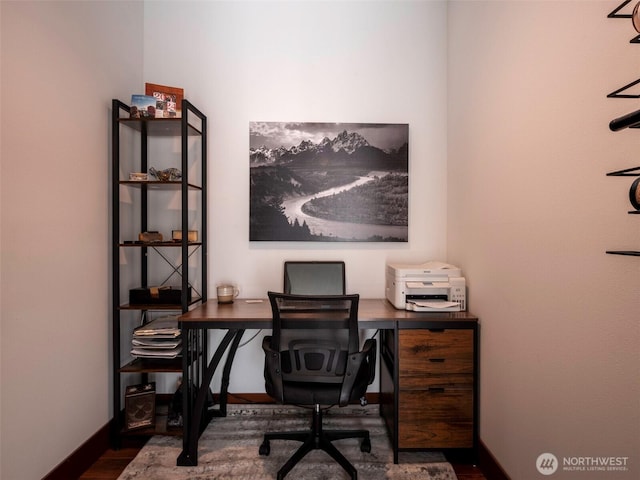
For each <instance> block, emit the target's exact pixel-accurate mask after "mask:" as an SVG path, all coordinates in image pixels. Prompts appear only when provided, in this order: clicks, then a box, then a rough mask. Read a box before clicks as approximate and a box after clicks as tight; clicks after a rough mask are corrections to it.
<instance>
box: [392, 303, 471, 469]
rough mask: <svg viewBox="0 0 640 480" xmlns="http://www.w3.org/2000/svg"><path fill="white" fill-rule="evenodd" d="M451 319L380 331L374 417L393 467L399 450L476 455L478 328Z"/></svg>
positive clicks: (469, 319) (469, 318) (468, 318)
mask: <svg viewBox="0 0 640 480" xmlns="http://www.w3.org/2000/svg"><path fill="white" fill-rule="evenodd" d="M453 320H454V321H453V322H449V323H447V322H428V321H425V322H423V323H422V324H420V326H408V327H402V326H401V327H400V328H396V329H394V330H383V332H382V337H381V358H380V414H381V415H382V417H383V418H384V419H385V422H386V424H387V428H388V429H389V432H390V434H391V438H392V441H393V447H394V462H396V463H397V462H398V452H399V451H403V450H404V451H411V450H437V451H443V452H445V453H446V452H451V453H453V452H458V453H460V454H462V455H465V456H466V455H471V456H472V457H469V458H475V455H476V454H477V451H476V450H477V438H478V437H477V435H478V424H477V420H478V419H477V416H478V398H477V381H478V351H477V345H478V324H477V319H476V318H475V317H473V316H471V315H469V316H468V317H467V318H465V319H463V320H462V321H456V320H458V319H453ZM454 323H455V325H453V324H454ZM449 325H451V326H449Z"/></svg>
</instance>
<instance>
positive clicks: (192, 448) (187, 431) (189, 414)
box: [177, 330, 244, 466]
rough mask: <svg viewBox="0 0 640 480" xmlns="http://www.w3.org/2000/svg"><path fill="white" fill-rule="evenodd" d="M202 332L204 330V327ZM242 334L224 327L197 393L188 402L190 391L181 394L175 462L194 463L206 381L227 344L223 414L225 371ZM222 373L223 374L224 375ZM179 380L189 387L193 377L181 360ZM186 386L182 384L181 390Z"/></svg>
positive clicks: (224, 393)
mask: <svg viewBox="0 0 640 480" xmlns="http://www.w3.org/2000/svg"><path fill="white" fill-rule="evenodd" d="M204 332H205V335H206V330H205V331H204ZM243 334H244V330H228V331H227V333H226V334H225V336H224V338H223V339H222V341H221V342H220V345H218V348H217V349H216V352H215V353H214V355H213V357H212V358H211V361H210V362H209V365H208V366H207V369H206V370H205V372H204V375H203V377H202V383H201V384H200V387H199V388H198V393H197V395H196V398H195V402H194V403H193V404H191V403H190V402H191V398H190V395H188V396H186V397H185V398H186V399H187V400H186V403H184V408H183V410H184V412H183V438H182V453H181V454H180V455H179V456H178V460H177V465H178V466H195V465H197V464H198V439H199V438H200V434H201V433H202V430H203V429H204V427H205V426H206V423H203V417H204V413H205V408H206V400H207V394H208V392H209V385H210V384H211V380H212V379H213V374H214V373H215V371H216V369H217V368H218V365H219V364H220V361H221V360H222V356H223V355H224V352H225V351H226V350H227V348H228V347H229V345H230V344H231V348H230V350H229V354H228V355H227V360H226V362H225V367H224V371H223V380H222V387H221V392H220V405H221V410H222V412H223V413H222V414H223V415H224V414H226V406H227V398H226V397H227V388H228V386H229V375H230V373H231V364H232V363H233V358H234V356H235V352H236V349H237V348H238V344H239V343H240V340H241V338H242V335H243ZM185 337H186V339H183V341H184V340H186V345H184V348H185V350H186V351H190V350H189V349H190V348H191V345H190V343H191V341H193V340H192V339H191V332H186V335H185ZM225 377H226V378H225ZM183 382H186V383H184V385H187V386H189V387H191V385H192V383H193V379H192V378H190V368H189V365H188V364H187V362H186V361H185V362H184V363H183ZM187 390H189V389H188V388H185V391H187ZM223 405H224V407H223Z"/></svg>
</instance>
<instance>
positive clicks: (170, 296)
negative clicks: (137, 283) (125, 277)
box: [129, 285, 191, 305]
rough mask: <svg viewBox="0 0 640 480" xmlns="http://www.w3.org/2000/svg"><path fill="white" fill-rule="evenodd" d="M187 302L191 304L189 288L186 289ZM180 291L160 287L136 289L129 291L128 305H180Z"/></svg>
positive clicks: (174, 288)
mask: <svg viewBox="0 0 640 480" xmlns="http://www.w3.org/2000/svg"><path fill="white" fill-rule="evenodd" d="M187 301H189V302H191V288H187ZM181 302H182V289H181V288H180V287H171V286H168V285H162V286H159V287H138V288H132V289H130V290H129V304H130V305H180V304H181Z"/></svg>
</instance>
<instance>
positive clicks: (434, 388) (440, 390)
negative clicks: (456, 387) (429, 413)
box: [429, 387, 444, 393]
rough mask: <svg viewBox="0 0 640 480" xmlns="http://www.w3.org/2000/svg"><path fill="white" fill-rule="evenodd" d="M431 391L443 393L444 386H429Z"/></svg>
mask: <svg viewBox="0 0 640 480" xmlns="http://www.w3.org/2000/svg"><path fill="white" fill-rule="evenodd" d="M429 392H431V393H444V387H429Z"/></svg>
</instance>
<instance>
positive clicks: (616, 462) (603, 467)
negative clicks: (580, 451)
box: [536, 453, 629, 475]
mask: <svg viewBox="0 0 640 480" xmlns="http://www.w3.org/2000/svg"><path fill="white" fill-rule="evenodd" d="M536 468H537V469H538V472H540V473H541V474H542V475H553V474H554V473H556V471H558V469H560V470H561V471H564V472H627V471H629V457H579V456H573V457H562V461H560V460H558V457H556V456H555V455H554V454H553V453H542V454H540V455H538V458H537V459H536Z"/></svg>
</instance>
